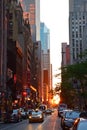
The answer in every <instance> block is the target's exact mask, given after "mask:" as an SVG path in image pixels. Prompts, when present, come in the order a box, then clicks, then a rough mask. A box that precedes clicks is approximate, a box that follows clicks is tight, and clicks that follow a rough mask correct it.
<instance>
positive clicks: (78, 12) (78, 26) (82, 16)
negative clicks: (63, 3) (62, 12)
mask: <svg viewBox="0 0 87 130" xmlns="http://www.w3.org/2000/svg"><path fill="white" fill-rule="evenodd" d="M86 28H87V0H69V38H70V39H69V43H70V59H71V64H74V63H76V62H78V61H81V60H82V59H81V57H79V55H80V54H82V53H83V52H84V50H85V49H87V45H86V41H87V40H85V39H86V34H87V33H86V30H87V29H86Z"/></svg>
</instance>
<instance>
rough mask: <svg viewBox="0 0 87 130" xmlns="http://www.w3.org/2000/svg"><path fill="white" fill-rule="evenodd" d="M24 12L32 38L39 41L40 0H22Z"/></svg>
mask: <svg viewBox="0 0 87 130" xmlns="http://www.w3.org/2000/svg"><path fill="white" fill-rule="evenodd" d="M20 2H21V3H22V7H23V10H24V13H25V12H27V13H26V15H28V17H29V22H30V26H31V35H32V40H33V41H34V42H35V41H40V0H22V1H20Z"/></svg>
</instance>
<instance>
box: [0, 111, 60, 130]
mask: <svg viewBox="0 0 87 130" xmlns="http://www.w3.org/2000/svg"><path fill="white" fill-rule="evenodd" d="M0 130H62V129H61V127H60V119H59V117H58V116H57V111H55V112H54V113H53V114H52V115H48V116H45V120H44V122H43V123H29V121H28V119H27V120H23V121H22V122H19V123H9V124H0Z"/></svg>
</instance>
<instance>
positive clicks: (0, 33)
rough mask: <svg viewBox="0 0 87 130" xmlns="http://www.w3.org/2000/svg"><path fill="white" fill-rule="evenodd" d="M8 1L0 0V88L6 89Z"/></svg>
mask: <svg viewBox="0 0 87 130" xmlns="http://www.w3.org/2000/svg"><path fill="white" fill-rule="evenodd" d="M5 4H6V1H4V0H1V1H0V13H1V14H0V90H1V91H3V90H5V89H6V66H7V63H6V55H7V54H6V49H7V41H6V39H7V19H6V10H5V9H4V8H5Z"/></svg>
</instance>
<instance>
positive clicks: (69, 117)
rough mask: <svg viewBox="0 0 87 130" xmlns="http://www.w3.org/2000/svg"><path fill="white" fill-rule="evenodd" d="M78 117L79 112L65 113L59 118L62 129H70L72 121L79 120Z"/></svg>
mask: <svg viewBox="0 0 87 130" xmlns="http://www.w3.org/2000/svg"><path fill="white" fill-rule="evenodd" d="M79 116H80V112H79V111H73V110H69V111H66V113H65V115H64V116H63V117H62V118H61V127H62V129H63V130H65V129H70V128H71V127H72V126H73V124H74V121H75V120H76V119H77V118H79Z"/></svg>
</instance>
